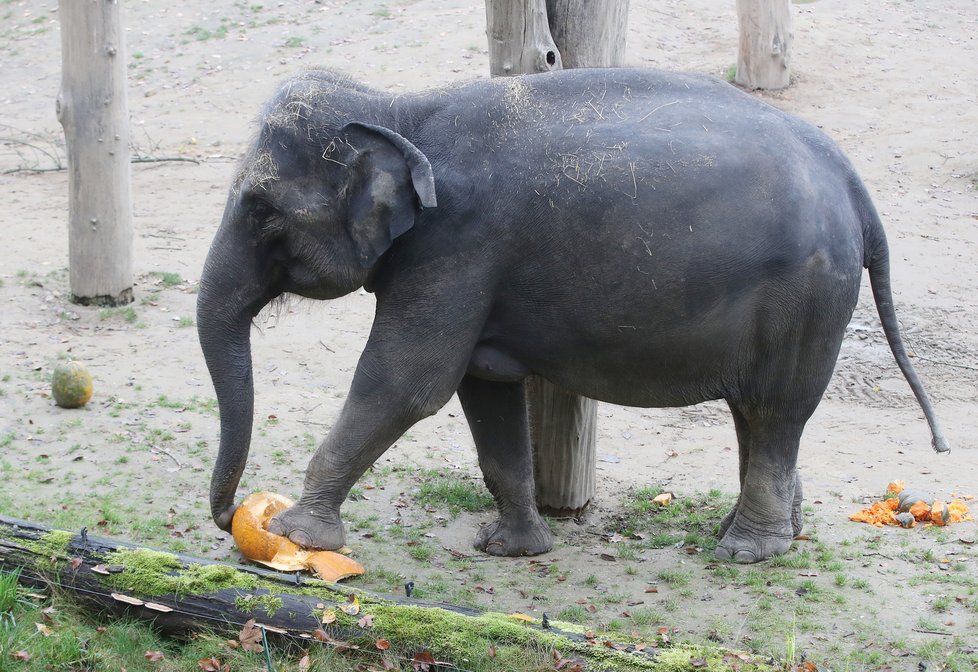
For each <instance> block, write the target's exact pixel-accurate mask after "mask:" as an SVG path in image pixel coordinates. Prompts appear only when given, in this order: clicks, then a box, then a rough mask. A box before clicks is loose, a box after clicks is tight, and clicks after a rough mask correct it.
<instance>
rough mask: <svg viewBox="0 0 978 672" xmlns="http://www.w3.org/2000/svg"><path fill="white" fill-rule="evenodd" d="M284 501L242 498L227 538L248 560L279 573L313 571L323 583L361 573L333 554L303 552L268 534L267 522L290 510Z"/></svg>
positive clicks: (263, 495)
mask: <svg viewBox="0 0 978 672" xmlns="http://www.w3.org/2000/svg"><path fill="white" fill-rule="evenodd" d="M292 504H293V502H292V500H290V499H289V498H288V497H283V496H282V495H278V494H276V493H274V492H256V493H253V494H251V495H249V496H248V497H246V498H245V500H244V501H243V502H241V505H240V506H239V507H238V508H237V510H236V511H235V512H234V518H232V519H231V536H233V537H234V543H235V544H237V546H238V549H239V550H240V551H241V552H242V553H243V554H244V556H245V557H246V558H248V559H249V560H254V561H255V562H260V563H261V564H263V565H265V566H266V567H271V568H272V569H277V570H279V571H283V572H297V571H301V570H304V569H310V570H313V571H314V572H315V573H316V574H318V575H319V578H321V579H322V580H323V581H331V582H332V581H340V580H341V579H346V578H348V577H351V576H359V575H360V574H363V573H364V569H363V566H362V565H361V564H360V563H359V562H357V561H356V560H353V559H351V558H348V557H346V556H345V555H342V554H340V553H336V552H334V551H307V550H305V549H303V548H300V547H299V546H298V545H297V544H296V543H295V542H293V541H292V540H290V539H288V538H286V537H280V536H278V535H277V534H272V533H271V532H269V531H268V521H270V520H271V519H272V518H273V517H274V516H275V515H276V514H277V513H279V512H280V511H284V510H285V509H288V508H290V507H291V506H292Z"/></svg>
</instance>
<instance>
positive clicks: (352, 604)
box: [340, 593, 360, 616]
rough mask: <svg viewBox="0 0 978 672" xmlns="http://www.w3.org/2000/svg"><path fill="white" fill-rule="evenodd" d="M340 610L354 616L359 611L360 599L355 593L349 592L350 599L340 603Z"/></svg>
mask: <svg viewBox="0 0 978 672" xmlns="http://www.w3.org/2000/svg"><path fill="white" fill-rule="evenodd" d="M340 611H342V612H343V613H344V614H347V615H349V616H356V615H357V614H359V613H360V599H359V598H358V597H357V596H356V593H351V594H350V599H349V600H347V602H346V603H344V604H341V605H340Z"/></svg>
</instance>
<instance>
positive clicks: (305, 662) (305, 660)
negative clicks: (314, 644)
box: [299, 653, 312, 672]
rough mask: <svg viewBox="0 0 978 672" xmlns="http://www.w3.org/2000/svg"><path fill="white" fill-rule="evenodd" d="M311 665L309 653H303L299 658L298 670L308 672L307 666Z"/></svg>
mask: <svg viewBox="0 0 978 672" xmlns="http://www.w3.org/2000/svg"><path fill="white" fill-rule="evenodd" d="M311 665H312V661H310V660H309V654H308V653H307V654H305V655H303V656H302V658H300V659H299V672H308V671H309V667H310V666H311Z"/></svg>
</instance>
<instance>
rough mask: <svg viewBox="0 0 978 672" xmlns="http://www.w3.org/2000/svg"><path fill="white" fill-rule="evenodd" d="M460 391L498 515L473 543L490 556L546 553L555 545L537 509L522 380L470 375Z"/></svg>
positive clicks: (466, 377)
mask: <svg viewBox="0 0 978 672" xmlns="http://www.w3.org/2000/svg"><path fill="white" fill-rule="evenodd" d="M458 396H459V399H460V400H461V402H462V409H463V410H464V411H465V418H466V420H467V421H468V423H469V428H470V429H471V430H472V436H473V438H474V439H475V446H476V450H477V451H478V453H479V466H480V467H481V468H482V474H483V477H484V478H485V481H486V486H487V487H488V488H489V491H490V492H491V493H492V496H493V497H494V498H495V500H496V505H497V507H498V508H499V519H498V520H496V521H494V522H492V523H490V524H488V525H486V526H485V527H483V528H482V529H481V530H480V531H479V533H478V535H477V537H476V541H475V547H476V548H478V549H480V550H484V551H485V552H486V553H489V554H491V555H508V556H514V555H537V554H539V553H546V552H547V551H549V550H550V549H551V548H552V547H553V536H552V535H551V533H550V528H548V527H547V524H546V523H545V522H544V521H543V519H542V518H541V517H540V514H539V513H537V508H536V496H535V490H534V483H533V455H532V453H531V448H530V431H529V427H528V423H527V413H526V395H525V392H524V389H523V383H522V382H493V381H487V380H482V379H479V378H476V377H474V376H470V375H468V376H465V377H464V378H463V379H462V383H461V384H460V385H459V388H458Z"/></svg>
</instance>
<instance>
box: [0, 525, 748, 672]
mask: <svg viewBox="0 0 978 672" xmlns="http://www.w3.org/2000/svg"><path fill="white" fill-rule="evenodd" d="M18 568H19V569H20V570H21V580H22V581H25V582H27V583H31V584H42V585H54V586H57V587H59V588H61V589H63V590H64V591H66V592H68V593H71V594H74V595H76V596H77V597H78V598H79V600H81V601H82V602H85V603H90V604H94V605H96V606H98V607H99V608H102V609H104V610H106V611H108V612H110V613H112V614H115V615H119V616H127V617H131V618H138V619H145V620H149V621H152V622H153V623H154V624H155V626H156V627H157V628H159V629H160V630H162V631H164V632H169V633H175V634H183V633H187V632H190V631H199V630H202V629H218V630H220V629H222V628H225V629H226V628H232V627H237V628H240V627H241V626H242V625H244V624H245V623H246V622H247V621H248V620H250V619H255V620H256V621H257V622H258V624H259V626H261V627H264V628H265V630H266V631H267V632H268V634H269V637H270V638H272V639H273V641H274V640H275V639H276V638H277V639H279V640H282V639H293V640H294V639H307V640H312V639H313V638H316V639H318V640H320V641H325V643H326V644H329V643H333V644H339V643H342V645H343V646H349V645H353V646H361V647H364V648H365V649H370V650H374V649H373V647H374V645H375V644H376V642H377V641H378V640H380V639H383V640H387V642H388V643H389V644H390V651H389V653H390V655H395V656H397V657H401V658H404V657H406V658H407V659H408V660H410V659H411V658H412V656H414V655H416V654H418V653H419V652H422V651H425V652H429V653H431V654H432V655H433V656H434V658H435V659H436V660H438V661H445V662H446V663H449V664H454V665H461V666H462V667H465V662H466V661H472V660H474V659H478V658H485V657H486V656H487V655H492V656H493V660H494V662H496V663H498V664H499V665H500V667H499V669H507V660H510V661H513V662H516V661H525V659H526V655H527V652H528V651H529V650H532V651H535V652H538V653H539V652H540V651H543V652H555V653H556V654H557V655H559V656H560V659H563V660H572V661H573V660H579V661H581V663H582V666H583V668H584V669H587V670H657V669H670V670H671V669H684V668H683V667H679V668H676V667H675V662H676V661H675V656H676V655H679V656H680V657H685V658H686V660H689V659H691V658H693V657H694V656H703V655H707V656H710V655H716V656H721V655H723V653H724V652H722V651H720V650H711V651H708V652H704V651H702V650H699V649H696V650H693V649H688V650H687V649H678V650H677V649H673V650H671V651H669V652H668V653H667V652H665V651H657V650H656V648H655V647H654V645H652V644H649V645H644V644H641V643H637V642H632V643H621V642H616V641H612V639H611V638H610V637H609V636H604V635H595V634H593V633H585V632H579V631H578V632H575V627H574V626H573V625H570V624H565V623H549V624H548V623H542V622H541V621H540V620H538V619H535V618H531V617H528V616H524V615H520V614H509V615H507V614H500V613H489V612H480V611H476V610H473V609H467V608H463V607H458V606H455V605H449V604H436V603H430V602H422V601H418V600H411V599H408V598H404V597H399V596H390V595H378V594H372V593H368V592H365V591H361V590H359V589H356V588H352V587H348V586H339V585H336V584H330V583H326V582H324V581H319V580H317V579H312V578H308V577H303V576H300V575H296V574H282V573H279V572H272V571H268V570H264V569H258V568H256V567H249V566H244V565H230V564H224V563H219V562H215V561H212V560H206V559H203V558H195V557H190V556H186V555H181V554H175V553H167V552H161V551H156V550H153V549H148V548H142V547H138V546H135V545H133V544H128V543H125V542H120V541H115V540H111V539H106V538H103V537H97V536H94V535H89V534H86V533H85V531H84V530H83V531H81V532H80V533H78V534H72V533H70V532H63V531H58V530H51V529H49V528H47V527H45V526H42V525H37V524H35V523H30V522H26V521H21V520H16V519H11V518H5V517H2V516H0V570H4V571H13V570H15V569H18ZM368 571H369V569H368ZM354 602H355V603H356V610H355V609H354V608H353V605H354ZM351 612H353V613H351ZM365 616H370V617H371V618H370V619H368V620H367V622H366V623H365V622H364V620H363V618H364V617H365ZM324 617H325V618H324ZM324 621H328V624H324ZM317 630H318V631H319V633H317V632H316V631H317ZM615 639H619V638H617V637H616V638H615ZM490 651H492V654H489V652H490ZM547 655H550V654H549V653H548V654H547ZM663 656H665V657H666V658H668V659H669V661H668V663H667V661H666V660H665V659H663ZM741 669H761V668H754V667H753V666H750V667H748V668H743V667H742V668H741Z"/></svg>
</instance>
